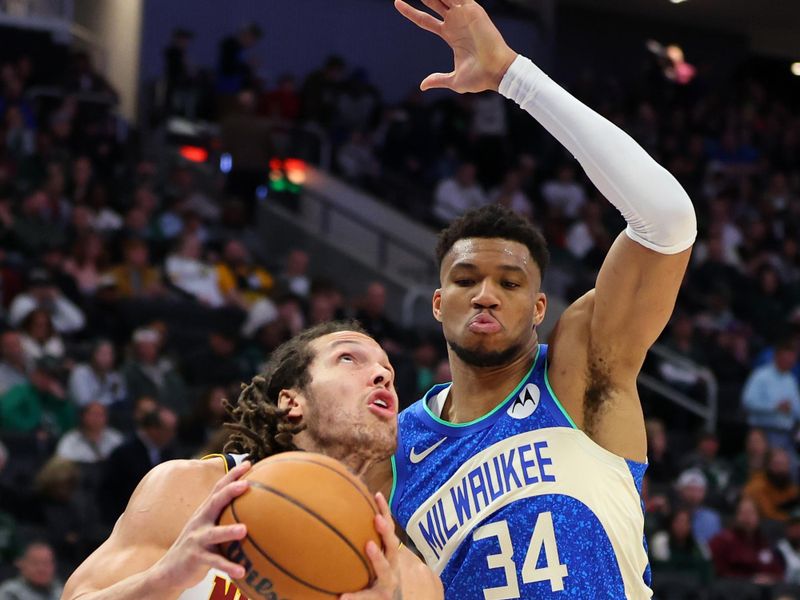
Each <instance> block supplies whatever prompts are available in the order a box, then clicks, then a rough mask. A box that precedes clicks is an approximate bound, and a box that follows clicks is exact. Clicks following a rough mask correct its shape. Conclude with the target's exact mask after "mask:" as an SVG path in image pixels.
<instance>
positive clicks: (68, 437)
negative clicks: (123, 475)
mask: <svg viewBox="0 0 800 600" xmlns="http://www.w3.org/2000/svg"><path fill="white" fill-rule="evenodd" d="M122 441H123V436H122V434H121V433H120V432H119V431H117V430H116V429H112V428H111V427H109V426H108V411H107V410H106V407H105V406H103V405H102V404H100V403H99V402H90V403H89V404H87V405H85V406H84V407H83V408H82V410H81V416H80V424H79V425H78V427H77V428H76V429H73V430H72V431H68V432H67V433H65V434H64V436H63V437H62V438H61V440H60V441H59V442H58V446H57V447H56V456H59V457H61V458H65V459H67V460H71V461H73V462H78V463H97V462H101V461H104V460H105V459H107V458H108V457H109V455H110V454H111V453H112V452H113V451H114V449H115V448H116V447H117V446H119V445H120V444H121V443H122Z"/></svg>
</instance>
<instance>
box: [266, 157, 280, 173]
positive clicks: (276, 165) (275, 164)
mask: <svg viewBox="0 0 800 600" xmlns="http://www.w3.org/2000/svg"><path fill="white" fill-rule="evenodd" d="M269 168H270V170H271V171H280V170H281V169H283V161H282V160H281V159H280V158H273V159H272V160H270V161H269Z"/></svg>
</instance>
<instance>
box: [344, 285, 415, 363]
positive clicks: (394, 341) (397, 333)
mask: <svg viewBox="0 0 800 600" xmlns="http://www.w3.org/2000/svg"><path fill="white" fill-rule="evenodd" d="M356 319H357V320H358V321H359V322H360V323H361V324H362V325H363V326H364V329H366V330H367V332H368V333H369V334H370V335H371V336H372V337H374V338H375V339H376V340H377V341H378V343H380V344H381V345H382V346H384V349H386V351H387V352H390V353H391V352H397V351H398V350H400V343H402V342H403V341H404V340H403V337H404V335H403V332H402V331H401V329H400V327H398V326H397V324H395V323H394V322H393V321H392V320H391V319H390V318H389V317H388V315H387V314H386V286H385V285H384V284H382V283H381V282H379V281H373V282H372V283H370V284H369V286H368V287H367V293H366V295H365V296H364V300H363V302H362V303H361V308H360V309H359V310H358V312H356ZM386 344H389V345H390V347H387V346H386Z"/></svg>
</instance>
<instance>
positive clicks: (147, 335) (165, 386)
mask: <svg viewBox="0 0 800 600" xmlns="http://www.w3.org/2000/svg"><path fill="white" fill-rule="evenodd" d="M161 343H162V339H161V334H160V333H159V332H158V331H157V330H156V329H150V328H140V329H137V330H136V331H134V332H133V356H132V357H131V358H130V360H128V361H127V362H126V363H125V365H124V366H123V368H122V374H123V375H124V377H125V387H126V388H127V390H128V395H129V397H131V398H141V397H142V396H150V397H153V398H157V399H158V402H159V403H160V404H163V405H164V406H166V407H169V408H171V409H172V410H174V411H175V412H176V413H178V414H179V415H183V414H186V412H187V409H188V399H187V397H186V384H185V383H184V381H183V378H182V377H181V375H180V373H179V372H178V370H177V369H176V368H175V366H174V365H173V363H172V361H171V360H169V359H168V358H167V357H165V356H161Z"/></svg>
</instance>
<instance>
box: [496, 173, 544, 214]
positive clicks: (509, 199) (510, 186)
mask: <svg viewBox="0 0 800 600" xmlns="http://www.w3.org/2000/svg"><path fill="white" fill-rule="evenodd" d="M489 200H490V201H491V202H494V203H495V204H500V205H501V206H505V207H506V208H509V209H511V210H513V211H514V212H515V213H517V214H518V215H519V216H521V217H524V218H526V219H528V220H532V219H533V204H531V201H530V199H528V196H527V195H525V192H524V191H523V190H522V174H521V172H520V171H519V170H517V169H511V170H509V171H508V172H506V174H505V177H503V181H502V183H501V184H500V185H499V186H497V187H496V188H494V189H493V190H492V192H491V193H490V194H489Z"/></svg>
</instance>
